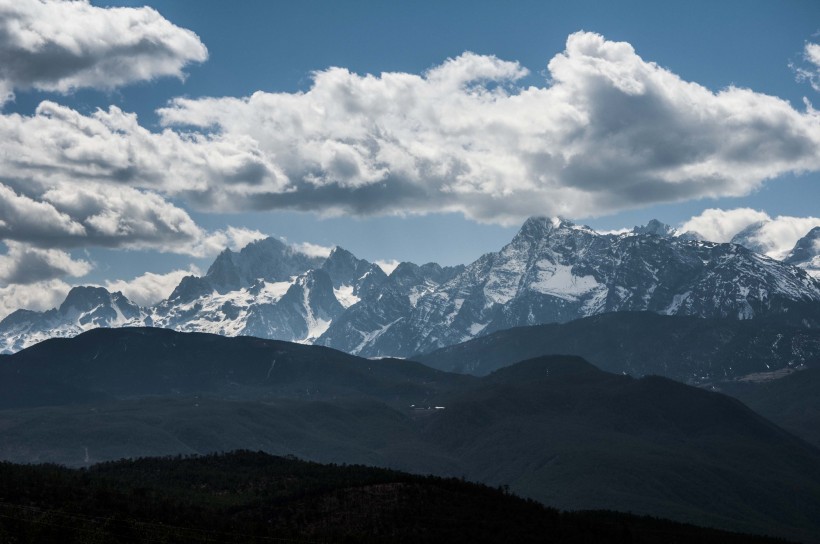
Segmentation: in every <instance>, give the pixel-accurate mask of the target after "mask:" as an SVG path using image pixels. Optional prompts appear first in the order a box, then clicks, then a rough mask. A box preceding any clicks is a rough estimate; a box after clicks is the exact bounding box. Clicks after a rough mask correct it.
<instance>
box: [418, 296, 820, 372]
mask: <svg viewBox="0 0 820 544" xmlns="http://www.w3.org/2000/svg"><path fill="white" fill-rule="evenodd" d="M552 354H564V355H577V356H579V357H583V358H584V359H586V360H587V361H589V362H591V363H592V364H594V365H595V366H597V367H599V368H601V369H602V370H606V371H608V372H614V373H617V374H621V373H625V374H629V375H631V376H636V377H640V376H648V375H658V376H665V377H667V378H672V379H674V380H677V381H680V382H684V383H689V384H704V383H710V382H714V381H721V380H731V379H735V378H738V377H741V376H744V375H747V374H753V373H759V372H770V371H773V370H777V369H783V368H796V367H801V366H815V365H816V366H820V329H807V328H803V327H799V326H797V325H794V324H789V323H787V322H786V321H784V320H782V319H758V320H745V321H738V320H734V319H701V318H697V317H687V316H669V315H659V314H655V313H652V312H617V313H609V314H602V315H596V316H592V317H587V318H584V319H578V320H576V321H571V322H569V323H564V324H549V325H536V326H532V327H518V328H514V329H508V330H503V331H499V332H495V333H493V334H489V335H487V336H484V337H481V338H477V339H474V340H470V341H468V342H464V343H462V344H457V345H454V346H449V347H446V348H442V349H440V350H437V351H434V352H432V353H429V354H426V355H420V356H417V357H415V359H416V360H418V361H421V362H423V363H424V364H426V365H428V366H431V367H433V368H437V369H439V370H444V371H447V372H459V373H465V374H473V375H476V376H484V375H486V374H489V373H490V372H493V371H494V370H497V369H499V368H503V367H504V366H507V365H510V364H513V363H516V362H518V361H522V360H524V359H529V358H532V357H538V356H541V355H552Z"/></svg>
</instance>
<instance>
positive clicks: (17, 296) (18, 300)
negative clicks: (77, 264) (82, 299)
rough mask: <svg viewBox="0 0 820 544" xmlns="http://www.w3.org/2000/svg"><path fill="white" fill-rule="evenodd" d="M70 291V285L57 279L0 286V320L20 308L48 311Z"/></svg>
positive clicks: (58, 303)
mask: <svg viewBox="0 0 820 544" xmlns="http://www.w3.org/2000/svg"><path fill="white" fill-rule="evenodd" d="M70 289H71V286H70V285H68V284H67V283H65V282H64V281H63V280H59V279H54V280H49V281H41V282H38V283H29V284H11V285H7V286H5V287H2V286H0V319H3V318H4V317H6V316H7V315H8V314H10V313H12V312H13V311H15V310H18V309H21V308H22V309H26V310H35V311H42V310H50V309H51V308H54V307H56V306H59V305H60V303H61V302H62V301H63V300H65V297H66V295H67V294H68V291H69V290H70Z"/></svg>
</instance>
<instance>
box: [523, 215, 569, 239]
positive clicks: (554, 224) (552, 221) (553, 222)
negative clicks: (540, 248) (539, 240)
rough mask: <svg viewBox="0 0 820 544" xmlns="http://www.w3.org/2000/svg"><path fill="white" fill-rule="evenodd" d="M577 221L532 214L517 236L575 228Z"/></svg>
mask: <svg viewBox="0 0 820 544" xmlns="http://www.w3.org/2000/svg"><path fill="white" fill-rule="evenodd" d="M573 227H575V223H573V222H572V221H570V220H569V219H566V218H563V217H560V216H555V217H546V216H532V217H529V218H527V220H526V221H524V224H523V225H521V228H520V229H519V231H518V234H517V235H516V236H536V237H537V236H543V235H545V234H549V233H551V232H553V231H554V230H557V229H561V228H573Z"/></svg>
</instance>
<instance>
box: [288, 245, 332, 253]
mask: <svg viewBox="0 0 820 544" xmlns="http://www.w3.org/2000/svg"><path fill="white" fill-rule="evenodd" d="M291 247H292V248H293V249H295V250H296V251H298V252H299V253H304V254H305V255H307V256H308V257H327V256H328V255H330V252H331V251H333V248H332V247H326V246H320V245H318V244H311V243H310V242H302V243H301V244H291Z"/></svg>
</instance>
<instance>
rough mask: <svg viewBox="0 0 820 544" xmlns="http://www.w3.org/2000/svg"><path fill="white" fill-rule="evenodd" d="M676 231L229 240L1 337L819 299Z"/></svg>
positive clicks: (810, 282)
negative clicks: (180, 267)
mask: <svg viewBox="0 0 820 544" xmlns="http://www.w3.org/2000/svg"><path fill="white" fill-rule="evenodd" d="M673 234H674V230H673V229H672V228H671V227H669V226H668V225H665V224H663V223H661V222H660V221H657V220H653V221H650V222H649V224H647V225H645V226H642V227H636V228H635V229H633V230H632V231H631V232H629V233H625V234H600V233H597V232H595V231H594V230H592V229H590V228H589V227H585V226H582V225H576V224H575V223H573V222H572V221H569V220H567V219H563V218H547V217H531V218H529V219H528V220H527V221H526V222H524V224H523V225H522V227H521V229H520V230H519V231H518V233H517V234H516V235H515V237H514V238H513V239H512V240H511V241H510V243H509V244H507V245H506V246H504V247H503V248H501V250H500V251H498V252H495V253H488V254H486V255H483V256H482V257H480V258H479V259H478V260H476V261H475V262H473V263H471V264H470V265H468V266H458V267H441V266H439V265H438V264H436V263H428V264H425V265H422V266H419V265H415V264H413V263H401V264H400V265H399V266H398V267H397V268H396V269H395V270H394V271H393V272H392V273H391V274H390V276H388V275H387V274H385V273H384V271H383V270H382V269H381V268H380V267H379V266H378V265H376V264H373V263H370V262H368V261H366V260H364V259H359V258H357V257H356V256H355V255H353V254H352V253H350V252H349V251H347V250H345V249H343V248H340V247H336V248H334V249H333V251H332V252H331V253H330V255H329V256H328V257H327V258H321V257H313V256H309V255H306V254H304V253H300V252H299V251H297V250H295V249H294V248H292V247H291V246H288V245H286V244H284V243H283V242H281V241H280V240H277V239H275V238H267V239H264V240H259V241H256V242H253V243H251V244H249V245H248V246H246V247H245V248H243V249H242V250H241V251H238V252H235V251H231V250H229V249H226V250H225V251H223V252H222V253H220V254H219V256H217V257H216V259H215V260H214V262H213V264H212V265H211V267H210V268H209V269H208V272H207V274H205V275H204V276H202V277H196V276H188V277H186V278H184V279H183V280H182V281H181V282H180V284H179V285H178V286H177V288H176V289H175V290H174V291H173V293H172V294H171V295H170V296H169V297H168V298H167V299H166V300H163V301H161V302H160V303H158V304H157V305H155V306H154V307H152V308H139V307H137V306H136V305H135V304H133V303H131V302H130V301H128V300H127V299H126V298H125V297H124V296H123V295H122V294H120V293H113V294H112V293H109V292H108V291H106V290H105V289H102V288H77V289H75V290H73V291H72V292H71V293H70V294H69V296H68V297H67V298H66V301H65V303H64V304H63V305H62V306H61V307H60V308H59V309H54V310H50V311H48V312H29V311H18V312H15V313H13V314H11V315H10V316H8V317H7V318H6V319H4V320H3V321H2V322H0V351H4V352H13V351H17V350H19V349H22V348H23V347H25V346H28V345H31V344H32V343H34V342H37V341H40V340H43V339H45V338H48V337H50V336H73V335H76V334H78V333H79V332H82V331H84V330H87V329H89V328H94V327H119V326H127V325H151V326H157V327H164V328H171V329H176V330H182V331H191V332H211V333H216V334H222V335H227V336H237V335H252V336H260V337H265V338H274V339H281V340H289V341H295V342H303V343H317V344H321V345H325V346H329V347H333V348H336V349H340V350H343V351H347V352H350V353H356V354H360V355H365V356H370V357H373V356H402V357H407V356H411V355H414V354H416V353H420V352H428V351H431V350H433V349H437V348H440V347H443V346H448V345H451V344H456V343H459V342H463V341H465V340H469V339H471V338H474V337H476V336H480V335H484V334H488V333H490V332H493V331H497V330H500V329H506V328H510V327H515V326H519V325H535V324H541V323H553V322H565V321H571V320H574V319H577V318H580V317H585V316H590V315H594V314H599V313H603V312H615V311H623V310H629V311H651V312H655V313H660V314H669V315H691V316H699V317H728V318H735V319H751V318H756V317H761V316H767V315H773V314H782V313H785V312H791V314H789V315H795V312H793V311H792V309H793V308H796V307H798V306H800V305H802V304H806V303H817V302H820V282H818V280H815V279H813V278H812V277H811V276H809V275H808V274H807V273H806V272H805V271H804V270H802V269H801V268H799V267H795V266H791V265H790V264H786V263H782V262H779V261H775V260H772V259H770V258H768V257H765V256H762V255H759V254H757V253H754V252H753V251H751V250H749V249H746V248H744V247H741V246H738V245H734V244H717V243H711V242H703V241H699V240H693V239H690V238H689V237H675V236H673ZM817 237H818V232H817V229H816V230H815V231H812V233H809V235H807V237H806V238H805V239H803V240H801V242H799V243H798V246H796V248H795V250H794V251H793V252H792V256H791V257H790V259H791V261H793V262H794V263H795V264H800V263H803V264H800V266H803V267H805V268H810V266H811V263H812V262H813V261H812V260H811V259H817V257H816V253H814V254H813V255H815V256H814V257H811V258H809V257H808V256H810V255H812V253H811V252H812V251H815V250H816V248H817V244H816V242H817ZM801 259H802V260H801ZM805 259H809V260H808V261H806V260H805ZM791 261H790V262H791ZM798 261H799V262H798ZM807 263H808V264H807Z"/></svg>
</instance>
